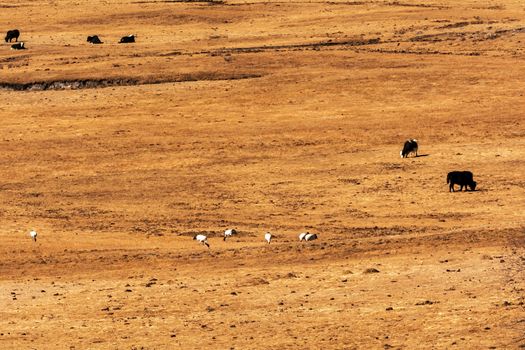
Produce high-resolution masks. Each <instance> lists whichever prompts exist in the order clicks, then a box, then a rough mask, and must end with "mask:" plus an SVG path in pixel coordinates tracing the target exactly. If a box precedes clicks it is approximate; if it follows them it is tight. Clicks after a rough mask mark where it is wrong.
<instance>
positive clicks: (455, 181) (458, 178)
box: [5, 29, 476, 192]
mask: <svg viewBox="0 0 525 350" xmlns="http://www.w3.org/2000/svg"><path fill="white" fill-rule="evenodd" d="M19 37H20V31H19V30H18V29H13V30H8V31H7V34H6V36H5V42H6V43H10V42H12V40H13V39H15V44H13V45H11V49H12V50H24V49H26V47H25V45H24V42H18V38H19ZM135 37H136V35H135V34H130V35H126V36H123V37H122V38H120V41H119V42H118V43H119V44H129V43H134V42H135ZM87 42H88V43H91V44H94V45H98V44H103V43H104V42H103V41H102V40H100V38H99V37H98V35H90V36H88V37H87ZM417 150H418V144H417V140H416V139H410V140H407V141H405V144H404V145H403V149H402V150H401V152H399V154H400V155H401V158H407V157H408V156H409V155H410V154H411V153H413V154H414V156H415V157H417V156H418V155H417ZM447 184H448V185H449V192H454V185H459V191H460V192H461V191H463V187H464V188H465V190H467V189H468V188H469V187H470V190H471V191H475V190H476V181H474V178H473V175H472V172H470V171H451V172H449V173H448V174H447Z"/></svg>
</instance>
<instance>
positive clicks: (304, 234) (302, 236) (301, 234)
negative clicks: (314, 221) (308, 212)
mask: <svg viewBox="0 0 525 350" xmlns="http://www.w3.org/2000/svg"><path fill="white" fill-rule="evenodd" d="M306 235H309V233H308V232H303V233H300V234H299V241H302V240H303V239H304V237H305V236H306Z"/></svg>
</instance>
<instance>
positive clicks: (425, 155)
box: [416, 153, 430, 158]
mask: <svg viewBox="0 0 525 350" xmlns="http://www.w3.org/2000/svg"><path fill="white" fill-rule="evenodd" d="M429 155H430V154H428V153H426V154H418V155H417V156H416V158H419V157H428V156H429Z"/></svg>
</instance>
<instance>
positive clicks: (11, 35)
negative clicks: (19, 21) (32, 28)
mask: <svg viewBox="0 0 525 350" xmlns="http://www.w3.org/2000/svg"><path fill="white" fill-rule="evenodd" d="M19 36H20V31H19V30H18V29H13V30H8V31H7V34H6V36H5V42H6V43H10V42H11V40H13V39H15V41H18V37H19Z"/></svg>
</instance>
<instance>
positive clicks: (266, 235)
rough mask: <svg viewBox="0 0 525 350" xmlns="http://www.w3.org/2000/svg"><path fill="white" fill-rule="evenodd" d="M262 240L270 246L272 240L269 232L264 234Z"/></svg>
mask: <svg viewBox="0 0 525 350" xmlns="http://www.w3.org/2000/svg"><path fill="white" fill-rule="evenodd" d="M264 239H265V240H266V242H268V244H270V242H271V240H272V234H271V233H270V232H266V233H265V234H264Z"/></svg>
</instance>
